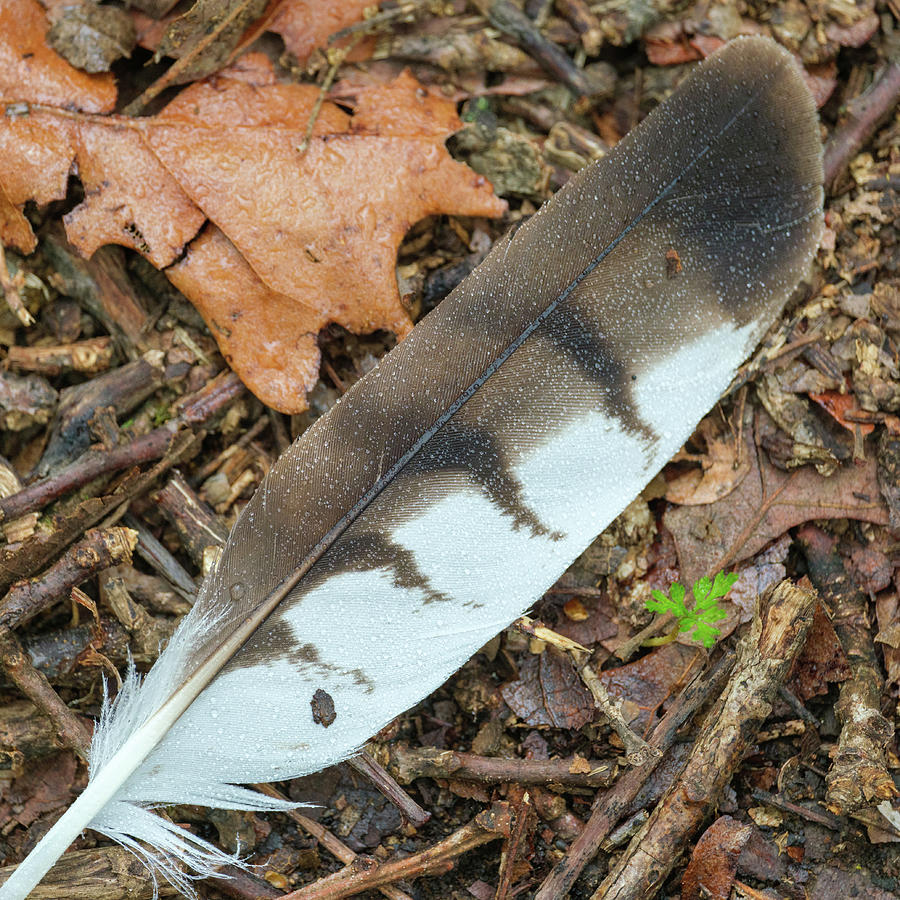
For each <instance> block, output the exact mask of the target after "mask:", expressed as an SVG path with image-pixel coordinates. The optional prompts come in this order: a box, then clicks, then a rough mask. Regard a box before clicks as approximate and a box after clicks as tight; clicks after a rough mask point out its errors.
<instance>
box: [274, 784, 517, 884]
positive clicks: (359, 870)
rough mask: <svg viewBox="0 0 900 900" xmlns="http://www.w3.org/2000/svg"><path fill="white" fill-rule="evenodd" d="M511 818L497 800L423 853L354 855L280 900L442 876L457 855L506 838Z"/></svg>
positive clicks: (452, 864) (451, 865)
mask: <svg viewBox="0 0 900 900" xmlns="http://www.w3.org/2000/svg"><path fill="white" fill-rule="evenodd" d="M513 819H514V816H513V814H512V812H511V810H510V807H509V804H507V803H504V802H502V801H498V802H496V803H493V804H492V805H491V806H490V808H489V809H486V810H484V811H482V812H480V813H478V815H477V816H475V818H474V819H473V820H472V821H471V822H469V824H468V825H464V826H463V827H462V828H460V829H458V830H457V831H454V832H453V834H451V835H450V836H449V837H447V838H444V840H442V841H440V842H439V843H437V844H435V845H434V846H433V847H429V848H428V849H427V850H423V851H421V852H420V853H414V854H413V855H412V856H408V857H406V858H405V859H396V860H392V861H390V862H386V863H382V862H380V861H379V860H377V859H376V858H375V857H372V856H357V857H356V859H355V860H354V861H353V862H352V863H350V865H348V866H347V867H346V868H344V869H342V870H341V871H340V872H335V874H334V875H329V876H328V877H326V878H321V879H319V880H318V881H317V882H315V884H311V885H309V886H308V887H305V888H301V889H300V890H299V891H294V892H293V893H291V894H285V896H284V898H283V900H341V898H343V897H352V896H354V895H355V894H361V893H362V892H363V891H370V890H372V889H373V888H377V887H381V886H382V885H386V884H391V883H393V882H395V881H401V880H403V879H408V878H421V877H423V876H427V875H445V874H446V873H447V872H449V871H450V870H451V869H452V868H453V866H454V864H455V863H454V860H455V859H456V858H457V857H458V856H462V854H464V853H468V852H469V851H470V850H474V849H475V848H476V847H480V846H481V845H482V844H486V843H488V842H490V841H495V840H497V839H498V838H508V837H509V835H510V831H511V829H512V827H513V825H514V822H513Z"/></svg>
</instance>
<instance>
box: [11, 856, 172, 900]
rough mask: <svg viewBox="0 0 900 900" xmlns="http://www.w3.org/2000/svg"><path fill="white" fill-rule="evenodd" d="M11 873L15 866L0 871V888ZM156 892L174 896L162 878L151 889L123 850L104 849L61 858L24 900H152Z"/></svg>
mask: <svg viewBox="0 0 900 900" xmlns="http://www.w3.org/2000/svg"><path fill="white" fill-rule="evenodd" d="M15 870H16V866H6V867H4V868H3V869H0V884H2V883H3V882H4V881H6V879H7V878H9V876H10V875H12V873H13V872H14V871H15ZM157 889H158V891H159V894H158V896H160V897H174V896H176V895H177V894H178V891H177V890H175V888H173V887H172V885H170V884H169V882H168V881H166V880H165V879H164V878H161V879H160V880H159V885H158V886H156V885H154V884H153V881H152V880H151V879H150V878H148V877H147V870H146V869H145V868H144V865H143V863H141V861H140V860H139V859H137V857H136V856H135V855H134V854H133V853H131V852H130V851H128V850H126V849H125V848H124V847H104V848H102V849H100V850H75V851H73V852H72V853H66V854H65V855H64V856H61V857H60V858H59V861H58V862H57V863H56V865H54V866H53V868H52V869H51V870H50V871H49V872H48V873H47V874H46V875H45V876H44V879H43V881H41V883H40V884H39V885H38V886H37V887H36V888H35V889H34V890H33V891H32V892H31V893H30V894H29V895H28V900H60V897H65V898H66V900H121V898H122V897H128V898H129V900H154V898H155V897H156V896H157V893H156V891H157Z"/></svg>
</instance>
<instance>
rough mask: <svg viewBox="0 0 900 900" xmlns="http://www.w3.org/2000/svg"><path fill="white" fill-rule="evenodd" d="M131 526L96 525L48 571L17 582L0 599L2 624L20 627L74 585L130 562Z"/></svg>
mask: <svg viewBox="0 0 900 900" xmlns="http://www.w3.org/2000/svg"><path fill="white" fill-rule="evenodd" d="M137 537H138V536H137V533H136V532H134V531H133V530H132V529H130V528H120V527H116V528H108V529H99V528H97V529H92V530H90V531H88V532H87V533H86V534H85V536H84V540H82V541H79V542H78V543H77V544H75V545H74V546H72V547H70V548H69V550H67V551H66V553H65V554H64V555H63V557H62V558H61V559H60V560H58V561H57V562H56V563H55V564H54V565H53V566H51V568H49V569H48V570H47V571H46V572H43V573H42V574H41V575H39V576H37V577H35V578H29V579H27V580H23V581H18V582H16V583H15V584H14V585H13V586H12V587H11V588H10V589H9V591H8V592H7V594H6V596H5V597H4V598H3V599H2V600H0V628H6V629H9V628H18V627H19V626H21V625H24V624H26V623H27V622H29V621H30V620H31V619H33V618H34V617H35V616H36V615H38V613H40V612H43V610H45V609H46V608H47V607H48V606H49V605H50V604H51V603H54V602H55V601H57V600H59V599H60V598H61V597H65V596H68V593H69V591H70V590H71V589H72V588H73V587H77V586H78V585H79V584H82V583H83V582H85V581H87V579H88V578H90V577H91V576H92V575H96V574H97V573H98V572H100V571H101V570H103V569H107V568H109V567H110V566H117V565H119V564H121V563H130V562H131V554H132V552H133V551H134V548H135V547H136V546H137Z"/></svg>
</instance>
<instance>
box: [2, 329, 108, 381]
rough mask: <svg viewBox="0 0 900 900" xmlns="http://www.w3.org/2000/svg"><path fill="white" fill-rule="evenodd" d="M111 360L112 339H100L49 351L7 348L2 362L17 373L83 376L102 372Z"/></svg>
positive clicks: (104, 337) (91, 339)
mask: <svg viewBox="0 0 900 900" xmlns="http://www.w3.org/2000/svg"><path fill="white" fill-rule="evenodd" d="M114 356H115V347H114V346H113V341H112V338H111V337H109V336H108V335H101V336H100V337H93V338H87V339H85V340H83V341H75V342H74V343H71V344H55V345H54V346H51V347H18V346H17V347H10V348H9V349H8V350H7V351H6V362H7V364H8V365H9V367H10V368H11V369H15V370H16V371H18V372H40V373H41V374H43V375H61V374H62V373H63V372H84V373H87V374H89V375H94V374H96V373H98V372H105V371H106V370H107V369H108V368H109V367H110V366H111V365H112V362H113V357H114Z"/></svg>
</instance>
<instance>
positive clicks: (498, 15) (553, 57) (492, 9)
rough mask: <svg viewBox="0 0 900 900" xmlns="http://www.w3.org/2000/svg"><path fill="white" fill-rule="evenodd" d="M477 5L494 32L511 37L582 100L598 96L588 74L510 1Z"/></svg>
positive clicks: (482, 1)
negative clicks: (582, 97)
mask: <svg viewBox="0 0 900 900" xmlns="http://www.w3.org/2000/svg"><path fill="white" fill-rule="evenodd" d="M473 2H474V4H475V6H477V7H478V9H479V10H481V12H482V14H483V15H484V16H485V17H486V18H487V20H488V21H489V22H490V23H491V25H493V26H494V28H496V29H497V30H498V31H502V32H503V33H504V34H506V35H508V36H509V37H511V38H512V39H513V40H514V41H515V42H516V43H517V44H518V45H519V46H520V47H521V48H522V49H523V50H524V51H525V52H526V53H528V54H530V55H531V56H533V57H534V59H535V61H536V62H537V63H539V64H540V65H541V66H542V67H543V68H544V69H546V70H547V71H548V72H549V73H550V74H551V75H552V76H553V77H554V78H555V79H556V80H557V81H561V82H563V84H565V85H566V86H567V87H569V88H570V89H571V90H572V91H573V92H574V93H576V94H578V95H581V96H588V97H589V96H591V95H592V94H593V93H594V89H593V88H592V87H591V85H590V83H589V81H588V79H587V77H586V76H585V74H584V72H583V71H582V70H581V69H579V68H578V67H577V66H576V65H575V63H573V62H572V60H571V59H569V57H568V56H566V54H565V53H563V51H562V50H560V48H559V47H557V46H556V44H554V43H553V42H552V41H548V40H547V38H545V37H544V36H543V35H542V34H541V33H540V31H539V30H538V29H537V28H536V27H535V24H534V22H532V21H531V19H529V18H528V16H526V15H525V13H523V12H522V10H521V9H519V8H518V7H517V6H514V5H513V4H512V3H510V2H509V0H473Z"/></svg>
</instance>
